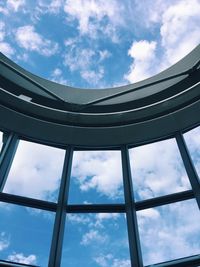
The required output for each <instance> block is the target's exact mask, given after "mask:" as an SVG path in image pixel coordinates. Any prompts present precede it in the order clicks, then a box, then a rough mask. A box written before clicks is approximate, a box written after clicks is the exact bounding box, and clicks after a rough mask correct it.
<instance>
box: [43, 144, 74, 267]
mask: <svg viewBox="0 0 200 267" xmlns="http://www.w3.org/2000/svg"><path fill="white" fill-rule="evenodd" d="M72 155H73V149H72V147H68V148H67V150H66V155H65V161H64V167H63V173H62V179H61V185H60V192H59V197H58V206H57V211H56V218H55V223H54V230H53V237H52V243H51V250H50V257H49V265H48V266H49V267H59V266H60V263H61V256H62V244H63V237H64V231H65V221H66V204H67V201H68V194H69V182H70V173H71V166H72Z"/></svg>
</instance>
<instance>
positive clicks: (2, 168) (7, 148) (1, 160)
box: [0, 133, 19, 192]
mask: <svg viewBox="0 0 200 267" xmlns="http://www.w3.org/2000/svg"><path fill="white" fill-rule="evenodd" d="M6 139H7V140H6V142H5V144H4V145H3V149H2V152H1V155H0V192H2V191H3V188H4V185H5V182H6V179H7V176H8V172H9V170H10V167H11V164H12V161H13V158H14V155H15V152H16V149H17V146H18V143H19V139H18V136H17V135H16V134H13V133H11V134H10V135H9V136H8V138H6Z"/></svg>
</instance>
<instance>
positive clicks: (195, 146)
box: [184, 127, 200, 176]
mask: <svg viewBox="0 0 200 267" xmlns="http://www.w3.org/2000/svg"><path fill="white" fill-rule="evenodd" d="M184 138H185V141H186V144H187V147H188V149H189V151H190V154H191V158H192V160H193V163H194V165H195V168H196V170H197V172H198V174H199V176H200V127H197V128H195V129H193V130H192V131H189V132H187V133H185V134H184Z"/></svg>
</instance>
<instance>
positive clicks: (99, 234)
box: [61, 213, 131, 267]
mask: <svg viewBox="0 0 200 267" xmlns="http://www.w3.org/2000/svg"><path fill="white" fill-rule="evenodd" d="M61 266H62V267H65V266H68V267H74V266H84V267H102V266H105V267H110V266H124V267H131V264H130V256H129V248H128V237H127V229H126V218H125V215H124V214H117V213H98V214H68V215H67V221H66V228H65V235H64V244H63V253H62V264H61Z"/></svg>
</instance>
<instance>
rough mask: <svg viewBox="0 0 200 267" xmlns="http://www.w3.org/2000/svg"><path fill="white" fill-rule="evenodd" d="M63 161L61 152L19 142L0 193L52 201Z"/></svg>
mask: <svg viewBox="0 0 200 267" xmlns="http://www.w3.org/2000/svg"><path fill="white" fill-rule="evenodd" d="M63 161H64V151H63V150H60V149H57V148H53V147H48V146H42V145H39V144H35V143H31V142H25V141H21V144H19V147H18V150H17V153H16V158H15V159H14V162H13V165H12V168H11V171H10V173H9V175H8V180H7V182H6V185H5V188H4V192H8V193H12V194H20V195H23V196H28V197H33V198H41V199H47V200H55V199H54V192H55V191H56V190H57V189H58V188H59V182H60V178H61V173H62V166H63Z"/></svg>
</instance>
